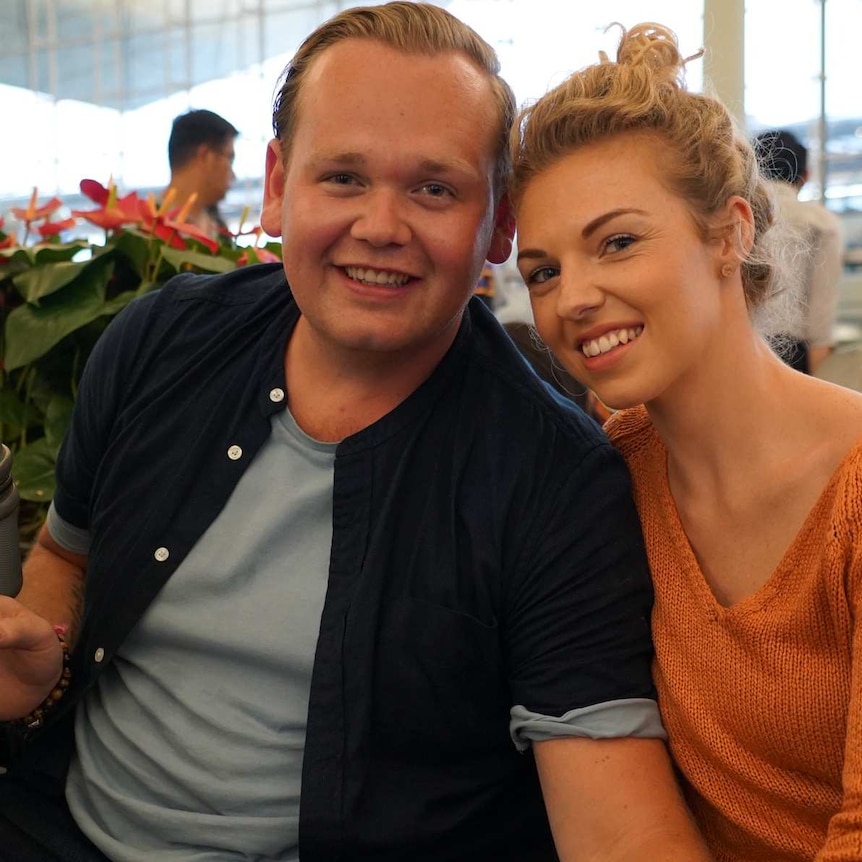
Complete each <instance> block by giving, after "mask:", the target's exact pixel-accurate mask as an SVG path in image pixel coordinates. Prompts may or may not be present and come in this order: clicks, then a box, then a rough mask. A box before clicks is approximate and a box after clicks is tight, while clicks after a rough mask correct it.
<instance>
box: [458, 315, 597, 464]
mask: <svg viewBox="0 0 862 862" xmlns="http://www.w3.org/2000/svg"><path fill="white" fill-rule="evenodd" d="M477 318H478V319H477ZM473 348H474V352H473V362H472V363H471V368H472V370H473V383H472V386H473V392H472V393H471V394H472V396H473V397H474V398H476V399H478V401H479V403H478V404H477V403H475V402H474V403H473V406H474V407H477V408H481V411H483V412H480V410H477V411H476V412H477V414H479V415H482V416H483V418H484V420H485V422H486V423H488V424H492V425H493V426H494V427H495V428H496V430H497V431H498V432H500V434H501V436H509V437H512V436H513V435H514V436H517V435H525V434H526V435H528V436H531V437H532V436H534V435H536V434H537V433H540V432H541V431H542V430H543V429H544V431H546V432H547V433H548V434H550V435H553V436H559V437H560V438H561V439H565V440H568V441H569V443H570V444H571V443H574V444H577V445H578V446H581V447H587V448H592V447H594V446H597V445H599V446H601V445H605V444H606V443H607V438H606V437H605V435H604V433H603V431H602V429H601V428H600V427H599V425H598V424H597V423H596V422H595V421H594V420H593V419H592V418H590V417H589V416H587V414H586V413H584V411H583V410H581V408H580V407H578V406H577V405H576V404H575V403H574V402H573V401H571V400H569V399H568V398H565V397H563V396H562V395H560V393H559V392H557V391H556V390H555V389H554V388H553V387H552V386H550V385H549V384H548V383H546V382H545V381H544V380H542V379H541V378H540V377H539V376H538V375H537V374H536V373H535V372H534V371H533V369H532V367H531V366H530V364H529V363H528V362H527V360H526V359H525V358H524V356H523V355H522V354H521V352H520V351H519V350H518V348H517V347H516V346H515V344H514V343H513V342H512V340H511V339H510V338H509V336H508V335H507V334H506V332H505V330H504V329H503V328H502V326H501V325H500V324H499V323H498V322H497V321H496V320H494V319H493V316H492V315H491V314H490V312H487V310H485V309H480V311H479V313H478V314H474V331H473Z"/></svg>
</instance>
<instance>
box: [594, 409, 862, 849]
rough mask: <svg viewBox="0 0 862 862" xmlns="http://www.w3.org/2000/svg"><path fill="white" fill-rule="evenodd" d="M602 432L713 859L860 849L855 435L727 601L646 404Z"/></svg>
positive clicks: (667, 712)
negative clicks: (642, 568) (759, 573)
mask: <svg viewBox="0 0 862 862" xmlns="http://www.w3.org/2000/svg"><path fill="white" fill-rule="evenodd" d="M607 431H608V434H609V435H610V437H611V439H612V440H613V441H614V443H615V445H616V446H617V447H618V448H619V449H620V450H621V452H622V453H623V455H624V456H625V459H626V461H627V463H628V465H629V470H630V471H631V473H632V481H633V485H634V494H635V501H636V503H637V507H638V510H639V512H640V516H641V521H642V523H643V530H644V536H645V538H646V546H647V552H648V554H649V562H650V567H651V570H652V574H653V580H654V583H655V591H656V602H655V608H654V610H653V619H652V628H653V637H654V640H655V647H656V658H655V664H654V675H655V681H656V686H657V689H658V696H659V704H660V706H661V712H662V717H663V719H664V722H665V726H666V728H667V731H668V737H669V745H670V750H671V754H672V755H673V758H674V760H675V762H676V764H677V766H678V768H679V771H680V773H681V776H682V781H683V788H684V791H685V793H686V798H687V800H688V803H689V805H690V807H691V810H692V812H693V813H694V816H695V818H696V819H697V821H698V823H699V825H700V828H701V830H702V831H703V834H704V836H705V837H706V840H707V842H708V844H709V846H710V849H711V850H712V852H713V854H714V856H715V858H716V859H717V860H719V862H743V860H745V862H751V860H763V862H803V860H806V862H811V860H812V859H815V858H816V860H817V862H839V860H840V862H862V442H860V443H859V444H857V445H856V446H855V447H854V449H853V450H852V451H851V452H850V453H849V454H848V455H847V456H846V458H845V459H844V461H843V463H842V464H841V465H840V466H839V468H838V469H837V470H836V472H835V474H834V475H833V477H832V479H831V481H830V482H829V484H828V486H827V488H826V489H825V490H824V492H823V494H822V496H821V497H820V499H819V501H818V502H817V504H816V505H815V506H814V508H813V509H812V510H811V512H810V513H809V516H808V518H807V520H806V522H805V524H804V525H803V527H802V529H801V530H800V532H799V534H798V535H797V536H796V538H795V539H794V541H793V543H792V545H791V546H790V547H789V548H788V550H787V552H786V554H785V556H784V559H783V560H782V561H781V563H780V564H779V566H778V568H777V569H776V570H775V572H773V574H772V576H771V577H770V579H769V580H768V581H767V582H766V583H765V584H764V585H763V586H762V587H761V588H760V590H758V591H757V592H756V593H755V594H754V595H752V596H749V597H748V598H746V599H744V600H742V601H740V602H738V603H737V604H734V605H733V606H731V607H730V608H725V607H722V606H721V605H720V604H719V603H718V602H717V601H716V600H715V598H714V596H713V594H712V592H711V590H710V588H709V586H708V584H707V582H706V580H705V579H704V577H703V574H702V573H701V571H700V569H699V567H698V564H697V561H696V559H695V556H694V553H693V552H692V549H691V546H690V545H689V543H688V540H687V538H686V536H685V533H684V532H683V529H682V524H681V522H680V519H679V514H678V512H677V509H676V506H675V504H674V501H673V498H672V496H671V494H670V489H669V487H668V482H667V454H666V450H665V448H664V446H663V444H662V443H661V441H660V440H659V438H658V435H657V433H656V432H655V429H654V428H653V427H652V424H651V423H650V421H649V417H648V416H647V413H646V411H645V410H644V409H643V408H642V407H641V408H635V409H632V410H627V411H624V412H622V413H619V414H616V415H614V416H613V417H611V419H610V420H609V422H608V425H607ZM728 541H733V537H728ZM854 659H856V660H855V661H854Z"/></svg>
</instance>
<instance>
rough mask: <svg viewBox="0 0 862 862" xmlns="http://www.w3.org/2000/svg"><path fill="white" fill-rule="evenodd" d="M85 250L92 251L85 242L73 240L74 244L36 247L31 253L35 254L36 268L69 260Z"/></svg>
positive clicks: (66, 243)
mask: <svg viewBox="0 0 862 862" xmlns="http://www.w3.org/2000/svg"><path fill="white" fill-rule="evenodd" d="M85 248H86V249H92V246H91V245H90V243H88V242H87V241H86V240H75V241H74V242H65V243H60V244H55V245H38V246H34V247H33V251H34V252H35V253H34V255H33V260H34V263H36V264H37V265H38V266H44V265H46V264H50V263H57V262H58V261H63V260H71V259H72V258H73V257H74V256H75V255H76V254H78V252H80V251H82V250H83V249H85Z"/></svg>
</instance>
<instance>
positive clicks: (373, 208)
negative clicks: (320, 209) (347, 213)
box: [351, 189, 413, 246]
mask: <svg viewBox="0 0 862 862" xmlns="http://www.w3.org/2000/svg"><path fill="white" fill-rule="evenodd" d="M405 206H406V202H405V201H403V200H402V199H401V197H400V196H399V195H398V193H397V192H395V191H391V190H389V189H378V190H374V191H370V192H368V193H367V194H365V195H363V196H362V199H361V201H360V212H359V214H358V215H357V218H356V220H355V221H354V222H353V229H352V231H351V232H352V235H353V237H354V238H355V239H361V240H364V241H365V242H368V243H371V245H375V246H386V245H392V244H394V245H406V244H407V243H408V242H410V239H411V238H412V236H413V231H412V230H411V228H410V225H409V224H408V222H407V220H406V214H405V212H404V207H405Z"/></svg>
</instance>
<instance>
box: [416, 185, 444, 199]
mask: <svg viewBox="0 0 862 862" xmlns="http://www.w3.org/2000/svg"><path fill="white" fill-rule="evenodd" d="M422 191H423V192H425V194H426V195H429V196H430V197H432V198H442V197H446V195H448V194H450V191H449V189H448V188H446V186H444V185H441V184H440V183H426V184H425V185H424V186H422Z"/></svg>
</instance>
